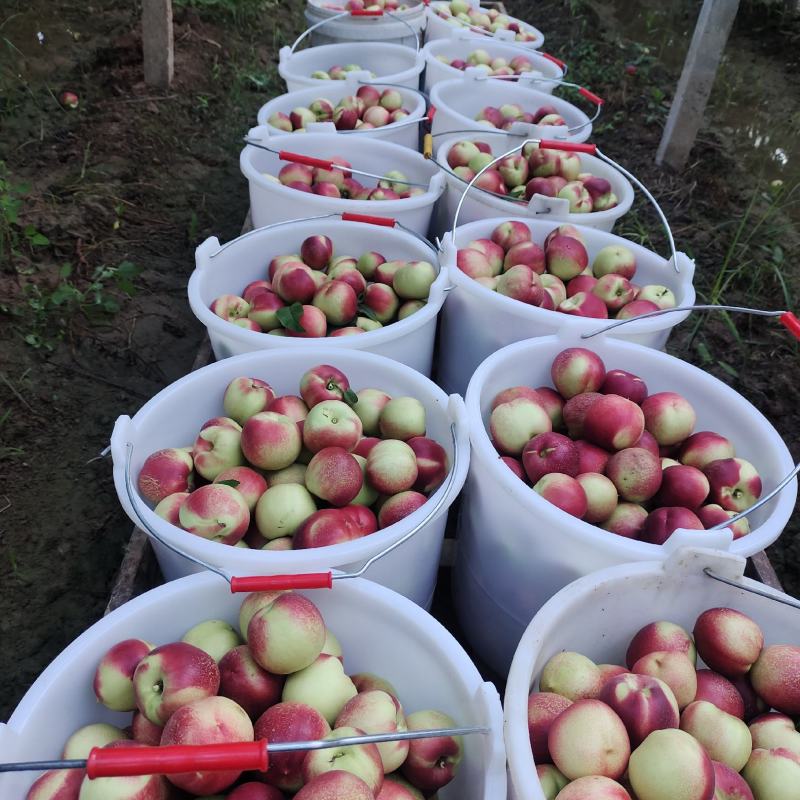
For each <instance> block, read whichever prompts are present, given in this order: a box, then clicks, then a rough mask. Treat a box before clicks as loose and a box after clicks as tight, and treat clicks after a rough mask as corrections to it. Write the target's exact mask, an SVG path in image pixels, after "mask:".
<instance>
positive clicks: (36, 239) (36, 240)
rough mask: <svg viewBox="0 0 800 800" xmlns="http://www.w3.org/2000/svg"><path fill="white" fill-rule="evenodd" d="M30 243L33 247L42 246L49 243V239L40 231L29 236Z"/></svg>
mask: <svg viewBox="0 0 800 800" xmlns="http://www.w3.org/2000/svg"><path fill="white" fill-rule="evenodd" d="M29 239H30V243H31V244H32V245H33V246H34V247H44V246H45V245H48V244H50V240H49V239H48V238H47V237H46V236H45V235H44V234H42V233H38V232H37V233H35V234H34V235H33V236H31V237H29Z"/></svg>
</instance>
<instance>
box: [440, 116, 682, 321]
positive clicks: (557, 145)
mask: <svg viewBox="0 0 800 800" xmlns="http://www.w3.org/2000/svg"><path fill="white" fill-rule="evenodd" d="M450 133H453V131H450ZM470 133H474V134H476V135H477V132H476V131H470ZM527 144H536V145H538V146H539V149H541V150H565V151H566V152H569V153H587V154H589V155H592V156H596V157H597V158H599V159H600V160H601V161H605V162H606V163H607V164H609V165H610V166H612V167H614V169H616V170H617V171H618V172H621V173H622V174H623V175H624V176H625V177H626V178H627V179H628V180H629V181H631V182H632V183H634V184H635V185H636V186H637V187H638V188H639V190H640V191H641V192H642V194H644V196H645V197H646V198H647V199H648V200H649V201H650V202H651V203H652V205H653V207H654V208H655V210H656V213H657V214H658V216H659V219H660V220H661V224H662V225H663V226H664V230H665V231H666V233H667V240H668V241H669V249H670V254H671V260H672V266H673V268H674V269H675V272H677V273H680V271H681V268H680V266H679V265H678V253H677V250H676V249H675V239H674V238H673V236H672V229H671V228H670V226H669V222H668V221H667V217H666V215H665V214H664V212H663V211H662V210H661V206H660V205H659V204H658V201H657V200H656V199H655V197H653V195H652V194H651V193H650V191H649V190H648V188H647V187H646V186H645V185H644V184H643V183H642V182H641V181H639V180H638V179H637V178H636V177H635V176H634V175H632V174H631V173H630V172H628V170H626V169H625V168H624V167H621V166H620V165H619V164H618V163H617V162H616V161H614V160H613V159H611V158H609V157H608V156H607V155H605V153H602V152H601V151H600V149H599V148H598V147H597V145H595V144H590V143H588V142H562V141H554V140H551V139H525V140H524V141H522V142H520V143H519V144H517V145H515V146H514V147H512V148H511V149H510V150H508V151H506V152H505V153H503V154H502V155H499V156H497V157H496V158H495V159H494V160H492V161H490V162H489V163H488V164H487V165H486V166H484V167H482V168H481V169H480V170H478V172H477V173H476V174H475V176H474V177H473V178H472V180H471V181H469V182H468V183H467V188H466V189H464V192H463V194H462V195H461V198H460V199H459V201H458V206H456V213H455V216H454V217H453V227H452V229H451V231H450V236H451V238H452V239H453V242H454V243H455V237H456V228H457V227H458V218H459V216H460V215H461V207H462V206H463V205H464V201H465V200H466V197H467V192H469V190H470V189H471V188H472V187H473V186H474V185H475V181H477V180H478V178H480V176H481V175H483V173H484V172H486V170H488V169H491V168H492V167H493V166H494V165H495V164H497V163H498V162H500V161H502V160H503V159H504V158H508V156H512V155H514V153H517V152H519V151H521V150H522V148H523V147H525V145H527ZM437 164H438V162H437ZM439 166H440V167H441V164H439ZM490 194H494V193H493V192H490ZM497 196H499V195H497ZM504 199H507V198H504ZM536 213H548V212H536ZM654 313H655V312H654ZM642 316H648V315H642ZM639 318H640V317H637V319H639ZM621 322H623V321H622V320H621V321H620V323H621ZM610 327H614V326H613V325H612V326H610Z"/></svg>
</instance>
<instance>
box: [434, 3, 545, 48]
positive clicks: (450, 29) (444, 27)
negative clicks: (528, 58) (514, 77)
mask: <svg viewBox="0 0 800 800" xmlns="http://www.w3.org/2000/svg"><path fill="white" fill-rule="evenodd" d="M447 5H448V4H447V3H446V2H435V3H431V4H430V5H429V6H428V11H427V14H428V26H427V28H426V29H425V41H426V42H432V41H434V40H435V39H447V38H449V37H450V36H452V35H453V34H454V33H458V32H460V31H467V32H469V33H470V35H472V36H473V37H474V38H476V39H478V40H481V39H484V40H486V41H491V40H492V39H495V40H497V41H501V42H515V43H516V44H517V45H518V46H519V47H526V48H528V49H536V48H539V47H541V46H542V45H543V44H544V34H543V33H542V32H541V31H540V30H539V29H538V28H534V27H533V25H531V24H530V23H528V22H525V21H524V20H521V19H516V18H515V17H512V19H514V21H515V22H518V23H519V25H520V27H521V28H522V30H524V31H528V32H529V33H533V34H535V35H536V38H535V39H533V40H532V41H530V42H517V41H516V40H515V38H514V37H515V35H516V34H515V33H514V31H508V30H500V31H497V33H494V34H492V33H489V32H488V31H487V32H486V33H481V32H480V31H476V30H473V29H472V28H469V27H466V26H465V25H463V24H462V23H460V22H458V21H457V20H456V19H454V18H452V17H451V18H450V20H447V19H445V18H443V17H440V16H439V15H438V14H437V13H436V9H437V8H442V7H446V6H447ZM473 8H480V6H479V5H478V3H475V4H474V6H473ZM481 10H484V9H481ZM506 16H508V15H506Z"/></svg>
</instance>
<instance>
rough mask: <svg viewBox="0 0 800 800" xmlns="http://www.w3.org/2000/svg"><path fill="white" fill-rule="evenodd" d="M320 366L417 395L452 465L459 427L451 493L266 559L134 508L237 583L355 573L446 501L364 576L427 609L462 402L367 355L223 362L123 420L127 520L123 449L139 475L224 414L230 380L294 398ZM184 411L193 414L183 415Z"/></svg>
mask: <svg viewBox="0 0 800 800" xmlns="http://www.w3.org/2000/svg"><path fill="white" fill-rule="evenodd" d="M317 364H335V365H337V366H338V367H339V368H340V369H341V370H342V371H343V372H344V373H345V374H346V375H347V376H348V378H349V379H350V383H351V386H352V387H353V388H354V390H356V391H357V390H358V389H362V388H366V387H380V388H381V389H383V390H384V391H386V392H387V393H388V394H390V395H410V396H413V397H416V398H417V399H418V400H419V401H420V402H421V403H422V404H423V406H424V407H425V410H426V416H427V435H428V436H430V437H431V438H433V439H435V440H436V441H437V442H439V443H440V444H441V445H442V447H444V449H445V451H446V452H447V454H448V459H449V463H450V464H451V466H452V465H453V463H454V460H453V458H454V449H453V439H452V436H451V431H450V426H451V422H455V425H456V438H457V445H456V446H457V448H458V468H457V471H456V474H455V476H454V478H453V483H452V488H451V490H450V492H449V494H448V493H447V481H445V484H444V485H443V486H441V487H440V488H439V489H437V490H436V492H434V494H433V495H431V497H430V498H429V500H428V503H426V504H425V505H424V506H422V507H421V508H419V509H417V511H415V512H414V513H413V514H411V515H409V516H408V517H406V518H405V519H403V520H401V521H400V522H399V523H396V524H395V525H393V526H391V527H389V528H386V529H384V530H381V531H377V532H376V533H373V534H370V535H369V536H365V537H362V538H360V539H357V540H355V541H353V542H346V543H344V544H338V545H334V546H330V547H321V548H312V549H308V550H292V551H286V552H273V551H262V550H249V549H248V550H246V549H243V548H237V547H231V546H229V545H224V544H220V543H217V542H211V541H208V540H205V539H202V538H200V537H196V536H192V535H191V534H188V533H186V532H185V531H182V530H180V529H179V528H176V527H175V526H173V525H170V524H169V523H167V522H166V521H165V520H163V519H161V518H160V517H158V516H156V515H155V514H154V513H153V512H152V510H150V509H149V508H147V507H146V504H145V503H144V502H143V501H141V500H140V502H139V508H140V510H141V512H142V514H143V515H144V519H145V520H146V522H147V523H148V524H149V525H150V526H152V527H154V528H155V529H156V530H157V531H158V532H159V534H160V535H161V536H162V538H164V539H165V540H166V541H168V542H171V543H173V544H174V545H175V546H177V547H179V548H181V549H182V550H185V551H187V552H189V553H192V554H193V555H195V556H196V557H199V558H200V559H201V560H203V561H205V562H206V563H212V564H218V565H224V566H225V568H226V569H228V570H229V571H230V572H231V573H232V574H235V575H254V574H268V575H269V574H281V573H294V572H317V571H322V570H328V569H331V568H337V569H345V568H347V567H351V566H355V567H360V566H361V565H362V564H363V562H364V561H366V560H367V559H368V558H369V557H371V556H372V555H374V554H375V553H377V552H380V551H381V550H383V549H384V548H385V547H386V546H388V545H389V544H391V543H393V542H395V541H397V540H398V539H399V538H400V537H401V536H402V535H403V534H404V533H405V532H406V531H408V530H409V529H410V528H411V527H413V526H415V525H416V524H417V523H420V522H422V521H423V520H424V519H425V518H426V516H427V514H428V513H429V512H430V510H431V508H432V507H433V506H434V505H435V504H436V503H437V502H438V500H439V499H440V498H442V497H443V496H444V495H445V494H447V500H446V502H445V504H444V506H443V511H442V516H440V517H438V518H436V519H435V520H434V521H433V522H431V523H428V524H427V525H426V526H425V527H424V528H423V529H422V530H421V531H419V533H417V534H416V535H415V536H413V537H412V538H411V539H410V540H409V541H407V542H405V543H404V544H403V545H401V546H400V547H399V548H398V549H397V550H396V551H394V552H392V553H390V554H389V555H387V556H386V557H385V558H382V559H381V560H379V561H378V562H376V564H375V565H373V566H372V567H370V569H369V571H368V572H367V573H366V577H367V578H370V579H371V580H375V581H376V582H380V583H384V585H387V586H389V587H390V588H392V589H394V590H395V591H398V592H399V593H401V594H403V595H405V596H406V597H409V598H411V599H412V600H413V601H414V602H416V603H418V604H420V605H424V604H427V603H429V601H430V598H431V595H432V593H433V589H434V585H435V580H436V570H437V568H438V562H439V554H440V550H441V543H442V537H443V534H444V527H445V524H446V512H445V511H444V509H447V508H448V507H449V505H450V504H451V503H452V501H453V500H454V499H455V496H456V495H457V494H458V492H459V491H460V489H461V487H462V485H463V482H464V479H465V478H466V473H467V468H468V465H469V439H468V431H467V426H466V415H465V411H464V405H463V400H461V398H460V397H455V396H454V397H450V398H448V397H447V395H445V394H444V393H443V392H442V391H441V390H440V389H439V388H438V387H437V386H436V385H435V384H434V383H432V382H431V381H430V380H428V379H427V378H425V377H423V376H422V375H420V374H418V373H416V372H415V371H414V370H412V369H410V368H409V367H406V366H405V365H403V364H399V363H396V362H392V361H389V360H387V359H384V358H381V357H379V356H376V355H373V354H372V353H364V352H358V351H353V350H349V351H344V350H332V349H330V348H323V347H320V348H316V349H313V350H312V349H310V348H309V350H307V351H303V352H302V353H293V352H285V351H284V352H274V351H270V352H257V353H249V354H246V355H243V356H237V357H234V358H229V359H225V360H224V361H221V362H217V363H215V364H211V365H210V366H207V367H203V368H202V369H200V370H197V371H195V372H193V373H190V374H189V375H187V376H185V377H183V378H181V379H180V380H178V381H176V382H175V383H173V384H171V385H170V386H168V387H167V388H166V389H164V390H162V391H161V392H159V394H157V395H156V396H155V397H154V398H152V399H151V400H150V401H148V403H146V404H145V405H144V406H143V407H142V408H141V409H140V410H139V411H138V413H137V414H136V415H135V416H134V418H133V419H132V420H129V419H128V418H127V417H121V418H120V419H119V420H118V421H117V424H116V426H115V428H114V433H113V435H112V439H111V445H112V457H113V460H114V484H115V487H116V490H117V495H118V497H119V499H120V502H121V503H122V506H123V508H124V509H125V511H126V513H127V514H128V516H129V517H130V518H131V520H132V521H133V522H134V523H136V522H137V518H136V515H135V513H134V512H133V510H132V508H131V505H130V502H129V499H128V496H127V492H126V488H125V461H126V457H127V443H128V442H130V443H132V445H133V456H132V459H131V470H132V475H133V476H136V475H138V473H139V471H140V469H141V467H142V464H143V463H144V460H145V459H146V458H147V456H148V455H149V454H150V453H152V452H155V451H156V450H159V449H162V448H164V447H184V446H187V445H191V444H192V443H193V442H194V440H195V438H196V436H197V432H198V431H199V429H200V426H201V425H202V423H203V422H204V421H205V420H207V419H210V418H211V417H215V416H218V415H219V414H220V413H222V396H223V393H224V390H225V387H226V386H227V385H228V383H229V382H230V381H231V380H233V379H234V378H236V377H240V376H248V377H257V378H261V379H263V380H266V381H267V382H268V383H269V384H270V385H271V386H272V387H273V389H274V390H275V392H276V394H278V395H281V394H296V393H297V387H298V385H299V381H300V378H301V377H302V375H303V374H304V372H305V371H306V370H308V369H309V368H311V367H313V366H315V365H317ZM187 408H189V409H191V411H190V412H188V413H187ZM160 549H161V550H162V553H161V555H162V557H163V558H164V560H163V561H162V562H160V563H161V564H162V568H163V569H164V570H165V575H166V577H167V578H168V579H174V578H176V577H180V576H181V575H186V574H190V573H191V572H194V571H196V568H195V567H194V565H192V564H191V563H190V562H188V561H186V560H184V559H183V558H180V557H178V556H175V555H173V554H169V553H164V548H160Z"/></svg>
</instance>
